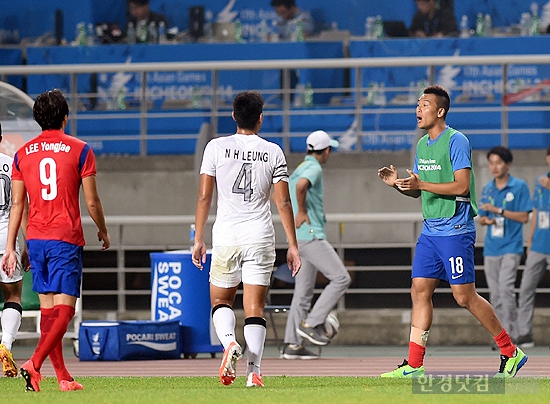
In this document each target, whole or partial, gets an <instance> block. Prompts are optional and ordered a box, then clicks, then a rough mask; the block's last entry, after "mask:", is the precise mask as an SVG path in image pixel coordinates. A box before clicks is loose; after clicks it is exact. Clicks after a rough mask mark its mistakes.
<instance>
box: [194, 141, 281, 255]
mask: <svg viewBox="0 0 550 404" xmlns="http://www.w3.org/2000/svg"><path fill="white" fill-rule="evenodd" d="M200 172H201V174H207V175H210V176H212V177H216V187H217V192H218V211H217V213H216V221H215V223H214V226H213V228H212V246H238V245H244V244H255V243H266V242H268V243H274V242H275V229H274V228H273V221H272V219H271V207H270V206H271V205H270V195H271V186H272V184H275V183H277V182H279V181H281V180H282V181H288V170H287V165H286V159H285V156H284V154H283V151H282V150H281V148H280V147H279V146H278V145H277V144H275V143H271V142H268V141H267V140H265V139H262V138H261V137H259V136H258V135H242V134H235V135H231V136H226V137H220V138H216V139H213V140H211V141H210V142H209V143H208V144H207V145H206V148H205V149H204V155H203V159H202V166H201V171H200Z"/></svg>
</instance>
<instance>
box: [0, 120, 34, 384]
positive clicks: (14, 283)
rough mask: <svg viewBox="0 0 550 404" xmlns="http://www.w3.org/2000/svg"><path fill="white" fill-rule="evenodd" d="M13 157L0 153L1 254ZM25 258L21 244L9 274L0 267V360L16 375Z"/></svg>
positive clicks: (0, 136) (2, 252) (24, 219)
mask: <svg viewBox="0 0 550 404" xmlns="http://www.w3.org/2000/svg"><path fill="white" fill-rule="evenodd" d="M1 141H2V128H1V127H0V142H1ZM12 162H13V158H11V157H10V156H8V155H6V154H4V153H0V254H4V249H5V247H6V238H7V236H8V222H9V219H10V208H11V167H12ZM23 221H24V223H23V225H22V226H21V228H22V229H23V231H24V230H25V229H26V227H27V226H26V221H27V209H25V210H24V215H23ZM17 254H18V255H19V251H18V253H17ZM28 262H29V259H28V253H27V248H26V247H25V248H24V249H23V251H22V252H21V255H20V257H19V263H18V265H17V267H16V270H15V272H14V273H13V276H11V277H9V276H8V275H6V273H5V272H4V271H0V287H1V288H2V294H3V295H4V309H3V310H2V319H1V323H2V341H1V344H0V362H2V371H3V372H4V375H6V376H8V377H15V376H17V371H18V369H17V365H16V364H15V361H14V360H13V356H12V354H11V347H12V343H13V341H15V337H16V335H17V332H18V331H19V327H20V325H21V314H22V313H23V306H22V305H21V292H22V288H23V268H24V270H25V271H28V270H29V263H28Z"/></svg>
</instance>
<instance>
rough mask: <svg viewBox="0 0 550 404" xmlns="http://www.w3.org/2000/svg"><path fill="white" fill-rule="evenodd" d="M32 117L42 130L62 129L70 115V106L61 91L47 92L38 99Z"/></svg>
mask: <svg viewBox="0 0 550 404" xmlns="http://www.w3.org/2000/svg"><path fill="white" fill-rule="evenodd" d="M32 115H33V117H34V120H35V121H36V122H37V123H38V124H39V125H40V127H41V128H42V130H47V129H61V127H62V126H63V121H64V120H65V117H66V116H68V115H69V104H67V100H66V99H65V97H64V96H63V94H62V93H61V91H59V90H57V89H54V90H51V91H46V92H44V93H42V94H40V95H39V96H38V97H37V98H36V101H35V102H34V106H33V107H32Z"/></svg>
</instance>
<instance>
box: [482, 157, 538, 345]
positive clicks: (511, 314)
mask: <svg viewBox="0 0 550 404" xmlns="http://www.w3.org/2000/svg"><path fill="white" fill-rule="evenodd" d="M513 158H514V157H513V155H512V152H511V151H510V149H508V148H507V147H503V146H495V147H493V148H492V149H491V150H489V152H488V153H487V160H488V161H489V171H490V172H491V174H492V175H493V177H494V179H493V180H492V181H489V182H488V183H487V184H485V186H484V187H483V191H482V192H481V204H480V206H479V212H478V213H479V224H480V225H482V226H487V233H486V235H485V244H484V247H483V267H484V270H485V277H486V279H487V285H488V286H489V297H490V301H491V305H492V306H493V307H494V308H495V312H496V313H497V316H498V318H499V319H500V321H501V323H502V326H503V327H504V328H505V329H506V330H507V331H508V333H509V334H510V336H511V337H512V339H513V340H517V338H518V337H519V334H518V325H517V323H516V318H517V307H516V293H515V292H514V287H515V284H516V278H517V272H518V266H519V262H520V260H521V257H522V256H523V224H524V223H527V222H528V221H529V212H531V196H530V194H529V186H528V185H527V183H526V182H525V181H524V180H522V179H520V178H516V177H513V176H512V175H510V172H509V171H510V165H511V164H512V161H513Z"/></svg>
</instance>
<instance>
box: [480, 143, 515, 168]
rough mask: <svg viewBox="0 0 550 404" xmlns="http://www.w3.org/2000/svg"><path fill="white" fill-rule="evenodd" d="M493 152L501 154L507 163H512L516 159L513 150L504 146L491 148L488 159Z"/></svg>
mask: <svg viewBox="0 0 550 404" xmlns="http://www.w3.org/2000/svg"><path fill="white" fill-rule="evenodd" d="M492 154H496V155H497V156H499V157H500V158H501V159H502V161H504V162H505V163H506V164H510V163H511V162H512V161H514V156H513V155H512V151H511V150H510V149H509V148H507V147H504V146H495V147H493V148H492V149H491V150H489V153H487V159H489V157H491V155H492Z"/></svg>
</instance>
